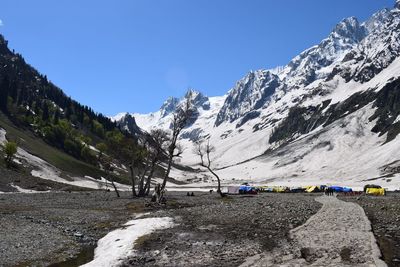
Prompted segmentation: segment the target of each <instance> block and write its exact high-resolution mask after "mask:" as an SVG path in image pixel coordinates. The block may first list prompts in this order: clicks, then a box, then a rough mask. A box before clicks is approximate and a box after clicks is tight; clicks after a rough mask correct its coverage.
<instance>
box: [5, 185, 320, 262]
mask: <svg viewBox="0 0 400 267" xmlns="http://www.w3.org/2000/svg"><path fill="white" fill-rule="evenodd" d="M314 198H315V195H300V194H296V195H292V194H281V195H280V194H262V195H258V196H233V197H228V198H224V199H221V198H220V197H219V196H218V195H217V194H215V193H214V194H211V195H210V194H208V193H195V196H193V197H187V196H186V193H185V192H181V193H177V192H176V193H175V192H169V193H168V195H167V199H168V202H167V205H166V206H163V207H160V206H158V205H151V204H150V203H149V202H150V201H149V199H134V200H133V199H131V198H129V195H127V194H123V197H122V198H120V199H117V198H116V197H115V195H114V193H113V192H96V191H91V192H72V193H68V192H59V193H40V194H20V193H19V194H0V224H1V225H2V227H0V236H1V239H0V258H1V259H2V263H1V264H0V265H4V266H32V265H35V266H46V265H50V264H54V263H58V264H56V265H54V266H78V265H79V264H83V263H85V262H87V261H90V260H91V257H92V256H93V245H94V244H96V241H97V240H98V239H99V238H101V237H102V236H104V235H105V234H107V233H108V232H109V231H111V230H113V229H115V228H118V227H120V226H121V225H122V224H124V223H125V222H126V221H128V220H131V219H132V218H134V216H135V214H137V213H143V212H151V214H150V215H149V216H152V217H154V216H160V217H161V216H169V217H173V218H175V222H176V224H177V226H176V227H174V228H171V229H168V230H163V231H162V232H156V233H154V234H151V235H149V236H144V237H142V238H140V240H138V242H137V244H136V247H137V249H138V252H139V253H138V254H136V255H137V256H135V257H133V258H130V259H129V260H127V261H126V263H125V265H129V266H132V265H133V266H143V265H144V264H145V265H149V266H160V265H163V266H165V265H175V266H176V265H180V266H187V265H188V264H189V263H190V264H191V265H192V266H193V265H196V266H198V265H203V266H206V265H207V266H210V265H218V266H232V265H237V264H239V263H241V262H243V261H244V258H245V257H247V256H249V255H250V256H251V255H253V254H254V253H258V252H260V251H263V250H265V249H271V248H273V247H275V246H276V245H277V244H278V243H279V242H280V240H281V239H286V238H287V233H288V230H290V229H292V228H294V227H296V226H298V225H301V224H302V223H304V222H305V221H306V219H307V218H309V217H310V216H311V215H312V214H314V213H315V212H316V211H317V210H318V209H319V208H320V206H321V205H320V204H319V203H317V202H315V201H314ZM60 262H63V263H60ZM190 264H189V265H190Z"/></svg>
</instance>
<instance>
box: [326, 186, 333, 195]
mask: <svg viewBox="0 0 400 267" xmlns="http://www.w3.org/2000/svg"><path fill="white" fill-rule="evenodd" d="M334 192H335V190H333V189H332V188H329V187H328V188H326V189H325V195H326V196H333V193H334Z"/></svg>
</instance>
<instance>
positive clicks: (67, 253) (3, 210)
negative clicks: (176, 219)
mask: <svg viewBox="0 0 400 267" xmlns="http://www.w3.org/2000/svg"><path fill="white" fill-rule="evenodd" d="M142 201H143V200H136V201H135V202H133V201H132V199H130V198H129V196H128V195H124V197H123V198H120V199H117V198H116V197H115V195H114V193H113V192H99V191H98V192H94V191H92V192H72V193H68V192H58V193H35V194H22V193H17V194H0V225H1V227H0V237H1V238H0V259H1V263H0V266H32V265H34V266H46V265H49V264H51V263H57V262H63V261H65V260H67V259H74V258H76V256H77V255H78V254H79V253H80V252H81V249H82V248H87V247H88V248H92V249H89V251H85V253H84V254H82V253H81V255H79V257H80V258H81V259H80V261H76V259H74V260H72V262H74V261H75V262H77V263H76V264H75V266H76V265H77V264H79V263H83V262H85V260H90V257H91V254H93V246H94V245H95V244H96V242H97V240H98V239H99V238H101V237H102V236H104V235H105V234H107V233H108V232H109V231H111V230H112V229H114V228H116V227H119V226H120V225H121V224H123V223H124V222H126V221H127V220H129V219H132V217H133V214H134V213H135V212H138V211H141V210H142V209H143V208H142V207H144V202H142ZM85 257H89V259H85ZM82 261H83V262H82ZM57 266H58V265H57ZM65 266H74V264H72V265H65Z"/></svg>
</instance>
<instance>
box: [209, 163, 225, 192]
mask: <svg viewBox="0 0 400 267" xmlns="http://www.w3.org/2000/svg"><path fill="white" fill-rule="evenodd" d="M207 169H208V170H209V171H210V172H211V173H212V175H214V176H215V178H217V181H218V189H217V192H218V193H219V194H220V195H221V197H225V194H224V193H222V191H221V181H220V179H219V176H218V175H217V174H216V173H215V172H213V171H212V170H211V168H210V167H207Z"/></svg>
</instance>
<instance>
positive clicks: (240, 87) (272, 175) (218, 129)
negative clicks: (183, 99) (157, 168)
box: [114, 1, 400, 188]
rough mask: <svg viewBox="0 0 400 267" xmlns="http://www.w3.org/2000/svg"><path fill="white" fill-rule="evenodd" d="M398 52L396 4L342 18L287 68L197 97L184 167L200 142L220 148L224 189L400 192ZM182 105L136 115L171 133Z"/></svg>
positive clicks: (399, 8)
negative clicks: (368, 187) (253, 185)
mask: <svg viewBox="0 0 400 267" xmlns="http://www.w3.org/2000/svg"><path fill="white" fill-rule="evenodd" d="M399 54H400V2H398V1H397V2H396V4H395V6H394V8H392V9H383V10H381V11H379V12H377V13H375V14H374V15H373V16H372V17H371V18H369V19H368V20H367V21H365V22H362V23H360V22H359V21H358V20H357V18H355V17H351V18H346V19H344V20H342V21H341V22H339V23H338V24H337V25H336V27H335V28H334V29H333V30H332V32H331V33H330V34H329V35H328V37H327V38H326V39H324V40H322V41H321V42H320V43H319V44H318V45H315V46H313V47H311V48H309V49H307V50H305V51H304V52H302V53H300V54H299V55H298V56H296V57H295V58H293V59H292V60H291V61H290V62H289V63H288V64H287V65H286V66H283V67H279V68H275V69H273V70H257V71H252V72H250V73H248V74H247V75H246V76H245V77H244V78H242V79H241V80H239V81H238V82H237V83H236V85H235V86H234V87H233V88H232V89H231V90H229V91H228V92H227V94H226V95H224V96H221V97H207V96H204V95H203V94H201V93H200V92H195V95H196V99H198V101H195V103H194V104H195V106H196V109H197V116H196V119H195V120H194V121H193V122H192V123H191V124H190V125H189V126H188V127H187V128H186V129H185V130H184V132H183V134H182V135H181V140H180V141H181V143H182V144H183V146H184V147H185V148H186V150H185V152H184V155H183V157H182V161H181V163H182V164H188V165H191V166H196V164H197V163H198V161H199V159H198V158H197V157H196V155H194V153H193V152H192V146H193V141H194V140H196V139H198V138H202V139H209V140H210V142H211V143H212V144H213V145H214V146H215V147H216V151H215V153H214V155H213V158H214V162H213V164H214V166H215V167H216V168H217V169H218V173H219V174H220V176H221V178H223V179H224V180H225V182H226V183H239V182H241V181H244V180H245V181H249V180H250V181H254V182H260V183H261V182H270V183H274V184H287V185H304V184H310V183H318V184H319V183H328V184H335V183H340V184H342V185H349V186H357V187H358V186H361V185H362V184H365V183H376V184H382V185H383V186H385V187H389V188H399V186H400V174H399V172H400V154H399V152H398V148H399V147H400V137H398V134H399V132H400V117H399V114H400V58H399ZM178 104H179V100H178V99H176V98H170V99H168V100H167V101H166V102H165V103H164V104H163V106H162V107H161V109H160V110H159V111H157V112H154V113H150V114H136V113H133V114H131V115H132V116H133V117H134V118H135V119H136V123H137V125H139V127H141V128H142V129H144V130H146V131H148V130H150V129H152V128H157V127H160V128H165V129H168V128H169V125H170V120H171V112H172V111H173V109H174V107H176V105H178ZM120 116H121V115H120ZM118 119H119V117H116V118H114V120H117V121H118ZM179 175H181V177H175V178H181V179H186V177H185V176H184V175H182V174H179ZM179 175H178V174H176V176H179ZM192 175H193V174H192ZM196 175H197V176H198V178H199V180H200V181H201V180H202V176H204V175H205V174H204V175H203V174H202V173H199V174H196Z"/></svg>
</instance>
